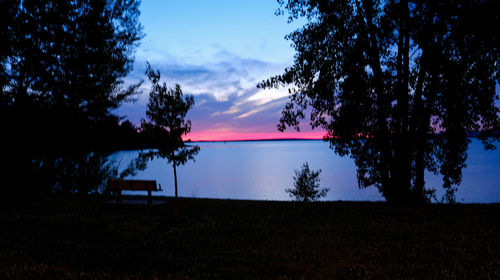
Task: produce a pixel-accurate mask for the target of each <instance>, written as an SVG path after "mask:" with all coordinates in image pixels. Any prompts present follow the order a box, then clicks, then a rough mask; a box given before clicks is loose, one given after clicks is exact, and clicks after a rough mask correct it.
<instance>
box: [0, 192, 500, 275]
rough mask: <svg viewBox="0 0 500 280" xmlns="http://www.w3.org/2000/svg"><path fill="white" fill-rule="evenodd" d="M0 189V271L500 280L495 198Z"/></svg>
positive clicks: (499, 233) (499, 208) (498, 215)
mask: <svg viewBox="0 0 500 280" xmlns="http://www.w3.org/2000/svg"><path fill="white" fill-rule="evenodd" d="M173 206H174V203H173V202H172V201H167V203H165V204H163V205H153V206H146V205H125V204H123V205H115V204H109V203H106V202H105V201H104V200H102V199H99V198H81V197H80V198H78V197H46V198H42V199H40V198H37V199H32V198H12V197H10V198H5V197H4V198H0V279H12V278H23V279H40V278H42V279H71V278H78V279H81V278H92V279H94V278H102V279H110V278H111V279H127V278H147V279H149V278H160V279H163V278H173V279H183V278H189V279H193V278H201V279H207V278H226V279H242V278H243V279H245V278H249V279H254V278H283V279H287V278H306V279H321V278H335V279H363V278H370V279H373V278H376V279H380V278H392V279H401V278H416V279H420V278H438V279H449V278H462V279H463V278H469V279H480V278H483V279H500V205H498V204H495V205H454V206H453V205H431V206H428V207H393V206H389V205H386V204H385V203H368V202H361V203H351V202H328V203H317V204H307V205H304V204H301V203H291V202H263V201H260V202H259V201H230V200H208V199H181V200H180V201H179V215H178V216H177V217H174V216H173Z"/></svg>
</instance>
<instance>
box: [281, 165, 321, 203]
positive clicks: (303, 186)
mask: <svg viewBox="0 0 500 280" xmlns="http://www.w3.org/2000/svg"><path fill="white" fill-rule="evenodd" d="M320 173H321V169H320V170H318V171H314V170H310V169H309V164H308V163H307V162H305V163H304V164H303V165H302V169H301V170H295V176H293V179H294V180H295V183H294V188H293V189H285V192H287V193H288V194H290V197H294V198H295V200H297V201H304V202H308V201H316V200H318V199H319V198H322V197H324V196H326V193H327V192H328V191H329V190H330V189H328V188H326V189H325V188H323V189H320V185H319V181H320V179H319V174H320Z"/></svg>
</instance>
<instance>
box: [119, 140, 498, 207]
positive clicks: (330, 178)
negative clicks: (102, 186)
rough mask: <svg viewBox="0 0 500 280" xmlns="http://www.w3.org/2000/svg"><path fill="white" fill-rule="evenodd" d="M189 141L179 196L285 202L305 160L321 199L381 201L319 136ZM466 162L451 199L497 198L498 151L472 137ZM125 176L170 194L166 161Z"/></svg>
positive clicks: (123, 158)
mask: <svg viewBox="0 0 500 280" xmlns="http://www.w3.org/2000/svg"><path fill="white" fill-rule="evenodd" d="M193 144H197V145H199V146H200V148H201V150H200V153H199V154H198V155H197V156H196V161H195V162H193V161H190V162H188V163H187V164H186V165H184V166H179V167H178V168H177V179H178V186H179V196H182V197H197V198H223V199H226V198H227V199H252V200H253V199H256V200H291V198H290V197H289V195H288V194H287V193H285V188H290V187H292V186H293V176H294V174H295V173H294V170H295V169H299V168H300V167H301V166H302V164H303V163H304V162H308V163H309V167H310V168H311V169H313V170H317V169H321V170H322V172H321V174H320V179H321V182H320V184H321V186H322V187H327V188H330V191H329V192H328V195H327V197H325V198H324V200H357V201H360V200H361V201H379V200H383V197H382V196H381V195H380V194H379V192H378V191H377V189H376V188H374V187H369V188H366V189H359V188H358V186H357V180H356V174H355V165H354V162H353V160H352V159H350V158H349V157H339V156H337V155H335V154H334V153H333V151H332V150H330V148H329V145H328V143H325V142H323V141H321V140H298V141H241V142H200V143H193ZM497 144H498V143H497ZM497 146H498V145H497ZM138 153H139V151H121V152H117V153H114V154H113V155H112V159H114V160H115V161H116V162H117V163H118V164H119V167H120V168H121V169H123V168H125V166H126V165H127V164H128V163H129V161H130V160H132V159H133V158H135V157H136V156H137V154H138ZM466 163H467V168H465V169H464V170H463V178H462V179H463V180H462V184H461V185H460V186H459V190H458V192H457V194H456V195H457V201H459V202H466V203H491V202H500V149H497V150H494V151H484V150H483V148H482V145H481V142H480V141H478V140H476V139H472V142H471V144H470V145H469V157H468V159H467V162H466ZM127 179H149V180H156V181H157V183H159V184H161V185H162V187H163V189H164V190H163V191H162V192H155V193H154V195H163V196H173V195H174V178H173V168H172V165H169V164H167V162H166V160H161V159H159V160H154V161H151V162H149V164H148V167H147V169H146V170H144V171H141V172H139V173H138V174H137V175H136V176H135V177H133V178H127ZM425 180H426V186H427V187H429V186H432V187H435V188H436V189H437V195H438V198H440V197H441V195H442V194H443V191H442V188H441V187H440V186H441V179H440V177H438V176H434V175H432V174H427V175H426V179H425ZM126 193H135V194H140V193H141V192H126Z"/></svg>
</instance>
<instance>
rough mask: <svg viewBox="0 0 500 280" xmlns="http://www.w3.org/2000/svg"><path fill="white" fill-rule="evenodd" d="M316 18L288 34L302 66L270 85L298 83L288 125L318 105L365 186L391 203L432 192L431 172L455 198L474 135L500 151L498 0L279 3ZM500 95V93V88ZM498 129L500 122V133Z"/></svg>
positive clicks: (319, 119) (320, 120)
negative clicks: (428, 185)
mask: <svg viewBox="0 0 500 280" xmlns="http://www.w3.org/2000/svg"><path fill="white" fill-rule="evenodd" d="M278 2H279V3H280V6H281V8H280V9H278V13H279V14H284V13H285V11H287V12H288V15H289V21H294V20H296V19H298V18H306V19H307V21H308V23H307V24H305V25H304V27H302V28H301V29H298V30H296V31H295V32H293V33H291V34H290V35H288V36H287V38H288V39H289V40H291V41H292V42H293V46H294V48H295V50H296V51H297V53H296V55H295V64H294V65H293V66H291V67H289V68H287V69H286V70H285V73H284V74H282V75H279V76H275V77H272V78H270V79H268V80H267V81H263V82H262V83H260V84H259V86H260V87H263V88H269V87H281V86H290V87H291V90H290V91H291V95H290V101H289V103H288V104H286V106H285V107H284V109H283V112H282V116H281V119H280V124H279V125H278V129H279V130H281V131H283V130H284V129H285V128H286V127H287V126H290V127H295V128H296V129H297V130H298V124H299V122H300V121H301V120H303V119H304V118H305V114H306V109H310V110H311V111H310V117H311V126H312V127H313V128H315V127H321V128H324V129H325V130H326V131H327V136H326V138H327V140H328V141H329V142H330V145H331V147H332V149H334V151H335V152H336V153H337V154H339V155H341V156H345V155H350V156H351V157H352V158H353V159H354V162H355V164H356V166H357V178H358V182H359V186H360V187H368V186H372V185H374V186H376V187H377V188H378V189H379V191H380V192H381V193H382V194H383V195H384V197H385V198H386V200H387V201H390V202H408V201H416V202H423V201H425V193H426V190H425V188H424V185H425V181H424V171H425V170H426V169H427V170H429V171H431V172H434V173H438V172H439V173H441V175H442V177H443V187H444V188H445V189H446V190H447V194H446V198H447V199H448V200H453V197H454V190H456V188H454V185H458V184H459V183H460V182H461V174H462V169H463V168H464V167H465V160H466V158H467V146H468V143H469V140H468V138H467V133H469V132H473V131H474V132H479V134H480V136H479V137H480V138H481V140H482V141H483V143H484V144H485V148H492V147H493V146H492V141H493V140H494V139H493V138H488V137H490V136H495V138H496V139H498V134H496V135H494V133H492V132H493V131H495V129H498V126H499V118H498V112H499V110H498V108H497V107H495V103H494V100H495V96H496V94H495V84H498V82H499V78H500V76H499V73H500V71H499V67H500V59H499V58H500V53H499V48H498V46H500V42H499V33H498V29H499V27H500V16H499V15H500V5H498V3H497V2H495V1H472V0H467V1H432V0H422V1H376V0H355V1H317V0H288V1H285V0H278ZM497 98H498V97H497ZM497 131H498V130H497Z"/></svg>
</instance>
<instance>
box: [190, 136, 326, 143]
mask: <svg viewBox="0 0 500 280" xmlns="http://www.w3.org/2000/svg"><path fill="white" fill-rule="evenodd" d="M294 140H323V138H311V137H309V138H301V137H286V138H257V139H229V140H191V139H187V140H185V141H184V143H195V142H251V141H294Z"/></svg>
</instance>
